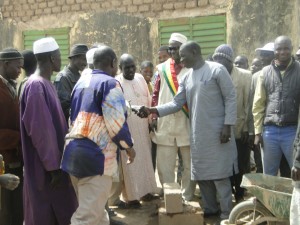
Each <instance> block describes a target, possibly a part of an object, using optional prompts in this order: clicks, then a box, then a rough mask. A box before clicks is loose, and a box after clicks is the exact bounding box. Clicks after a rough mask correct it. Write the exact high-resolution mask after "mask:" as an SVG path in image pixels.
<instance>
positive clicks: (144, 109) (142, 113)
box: [131, 105, 156, 118]
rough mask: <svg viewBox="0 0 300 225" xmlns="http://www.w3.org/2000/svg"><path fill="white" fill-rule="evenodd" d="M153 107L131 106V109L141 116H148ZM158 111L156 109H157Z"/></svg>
mask: <svg viewBox="0 0 300 225" xmlns="http://www.w3.org/2000/svg"><path fill="white" fill-rule="evenodd" d="M151 109H153V108H148V107H146V106H136V105H135V106H131V110H132V111H133V112H134V113H135V114H137V115H138V116H139V117H141V118H147V117H148V116H149V115H150V114H151V113H152V112H151ZM155 111H156V110H155Z"/></svg>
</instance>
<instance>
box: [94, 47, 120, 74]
mask: <svg viewBox="0 0 300 225" xmlns="http://www.w3.org/2000/svg"><path fill="white" fill-rule="evenodd" d="M93 64H94V67H95V69H100V70H103V71H104V72H107V73H108V74H109V75H112V76H115V75H116V72H117V70H118V67H117V56H116V53H115V52H114V50H113V49H112V48H110V47H108V46H106V45H103V46H100V47H98V49H97V50H96V51H95V54H94V60H93Z"/></svg>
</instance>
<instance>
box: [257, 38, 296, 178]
mask: <svg viewBox="0 0 300 225" xmlns="http://www.w3.org/2000/svg"><path fill="white" fill-rule="evenodd" d="M292 50H293V47H292V41H291V39H290V38H289V37H287V36H279V37H277V38H276V40H275V42H274V55H275V59H274V60H273V61H272V63H271V65H269V66H266V67H264V68H263V69H262V72H261V74H260V76H259V78H258V81H257V86H256V89H255V94H254V101H253V108H252V112H253V118H254V128H255V143H256V144H258V143H259V142H260V141H261V140H262V139H263V144H264V151H263V156H262V158H263V172H264V173H265V174H268V175H273V176H277V174H278V169H279V165H280V161H281V158H282V156H283V155H284V156H285V158H286V159H287V162H288V164H289V167H290V169H291V168H292V166H293V142H294V139H295V135H296V130H297V124H298V113H299V105H300V64H299V62H297V61H295V59H294V58H293V57H292V54H291V53H292Z"/></svg>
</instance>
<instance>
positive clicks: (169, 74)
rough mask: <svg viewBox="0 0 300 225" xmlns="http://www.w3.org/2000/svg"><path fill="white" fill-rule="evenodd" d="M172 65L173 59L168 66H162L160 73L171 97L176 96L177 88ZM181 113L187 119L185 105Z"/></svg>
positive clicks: (187, 114)
mask: <svg viewBox="0 0 300 225" xmlns="http://www.w3.org/2000/svg"><path fill="white" fill-rule="evenodd" d="M166 64H168V65H169V66H167V65H166ZM174 64H175V61H174V60H173V59H170V64H169V63H163V64H162V73H163V75H164V78H165V80H166V81H167V84H168V87H169V88H170V91H171V93H172V95H173V96H175V95H176V93H177V91H178V86H179V85H178V80H177V75H176V72H175V65H174ZM182 111H183V113H184V114H185V115H186V116H187V118H189V110H188V107H187V105H186V104H185V105H184V106H183V107H182Z"/></svg>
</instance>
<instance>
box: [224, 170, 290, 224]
mask: <svg viewBox="0 0 300 225" xmlns="http://www.w3.org/2000/svg"><path fill="white" fill-rule="evenodd" d="M241 187H243V188H246V189H247V190H248V192H249V193H250V194H252V195H253V196H254V197H252V198H250V199H249V200H247V201H244V202H241V203H239V204H237V205H236V206H235V207H234V208H233V209H232V211H231V213H230V215H229V220H228V224H236V225H240V224H245V225H258V224H261V225H278V224H289V217H290V205H291V199H292V192H293V185H292V180H291V179H288V178H282V177H275V176H269V175H265V174H260V173H253V174H245V175H244V176H243V180H242V184H241Z"/></svg>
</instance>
